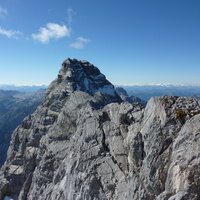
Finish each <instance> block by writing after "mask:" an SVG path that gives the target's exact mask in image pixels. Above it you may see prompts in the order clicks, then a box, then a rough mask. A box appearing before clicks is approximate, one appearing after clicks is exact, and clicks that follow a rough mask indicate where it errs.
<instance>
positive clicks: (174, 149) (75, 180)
mask: <svg viewBox="0 0 200 200" xmlns="http://www.w3.org/2000/svg"><path fill="white" fill-rule="evenodd" d="M198 113H200V108H199V102H198V100H196V99H194V98H180V97H155V98H152V99H151V100H150V101H149V102H148V103H147V105H146V107H144V105H143V104H142V103H139V102H138V103H137V102H134V103H131V102H127V101H126V100H125V99H124V100H122V99H121V98H120V97H119V96H118V94H117V93H116V91H115V88H114V86H113V85H112V84H111V83H110V82H109V81H107V79H106V78H105V76H104V75H102V74H101V73H100V71H99V70H98V68H96V67H95V66H93V65H92V64H90V63H89V62H87V61H78V60H75V59H67V60H65V61H64V63H63V65H62V68H61V70H60V72H59V75H58V78H57V79H56V80H55V81H53V82H52V84H51V85H50V87H49V89H48V91H47V93H46V97H45V100H44V101H43V103H42V104H41V105H40V106H39V107H38V108H37V110H36V111H35V113H33V114H32V115H30V116H28V117H27V118H26V119H25V120H24V121H23V123H22V124H21V125H20V126H19V127H18V128H17V129H16V130H15V132H14V133H13V136H12V141H11V144H10V148H9V152H8V156H7V161H6V163H5V164H4V166H3V167H2V169H1V172H0V197H1V199H2V198H4V197H5V196H6V195H7V196H12V195H14V194H15V195H17V198H18V199H20V200H25V199H28V200H34V199H39V200H43V199H52V200H97V199H99V200H102V199H105V200H131V199H133V200H138V199H144V200H147V199H148V200H149V199H150V200H153V199H159V200H164V199H170V200H178V199H191V200H193V199H196V200H198V199H200V194H199V187H200V178H199V177H200V171H199V167H198V166H199V162H200V155H199V154H200V149H199V148H200V115H199V114H198Z"/></svg>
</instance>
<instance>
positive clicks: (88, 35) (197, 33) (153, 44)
mask: <svg viewBox="0 0 200 200" xmlns="http://www.w3.org/2000/svg"><path fill="white" fill-rule="evenodd" d="M68 57H71V58H78V59H83V60H88V61H90V62H92V63H93V64H95V65H96V66H98V67H99V68H100V70H101V71H102V73H104V74H105V75H106V76H107V78H108V79H109V80H110V81H111V82H112V83H113V84H118V85H135V84H154V83H155V84H157V83H162V84H178V85H179V84H181V85H182V84H185V85H197V84H198V85H200V1H199V0H28V1H27V0H1V1H0V84H18V85H32V84H49V83H50V82H51V81H52V80H53V79H55V77H56V76H57V73H58V71H59V69H60V66H61V63H62V61H63V60H64V59H65V58H68Z"/></svg>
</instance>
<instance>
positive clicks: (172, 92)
mask: <svg viewBox="0 0 200 200" xmlns="http://www.w3.org/2000/svg"><path fill="white" fill-rule="evenodd" d="M120 87H123V88H124V89H125V90H126V91H127V93H128V95H129V96H136V97H139V98H140V99H143V100H145V101H148V100H149V99H150V98H151V97H153V96H165V95H168V96H185V97H200V86H175V85H143V86H120Z"/></svg>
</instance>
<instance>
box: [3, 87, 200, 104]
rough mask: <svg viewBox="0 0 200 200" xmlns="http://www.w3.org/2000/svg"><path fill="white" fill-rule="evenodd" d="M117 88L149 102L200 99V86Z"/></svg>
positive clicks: (32, 90) (27, 89) (23, 89)
mask: <svg viewBox="0 0 200 200" xmlns="http://www.w3.org/2000/svg"><path fill="white" fill-rule="evenodd" d="M47 87H48V86H47V85H32V86H29V85H24V86H18V85H0V90H15V91H19V92H28V93H30V92H36V91H38V90H41V89H46V88H47ZM115 87H120V88H124V89H125V90H126V91H127V93H128V95H129V96H134V97H138V98H140V99H142V100H145V101H148V100H149V99H150V98H151V97H154V96H165V95H168V96H185V97H200V86H182V85H161V84H159V85H133V86H124V85H116V86H115Z"/></svg>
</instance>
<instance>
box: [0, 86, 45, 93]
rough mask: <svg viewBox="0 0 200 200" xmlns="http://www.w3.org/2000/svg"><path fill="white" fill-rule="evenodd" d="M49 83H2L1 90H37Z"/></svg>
mask: <svg viewBox="0 0 200 200" xmlns="http://www.w3.org/2000/svg"><path fill="white" fill-rule="evenodd" d="M46 88H47V85H30V86H29V85H22V86H18V85H7V84H5V85H0V90H15V91H19V92H36V91H38V90H41V89H46Z"/></svg>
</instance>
